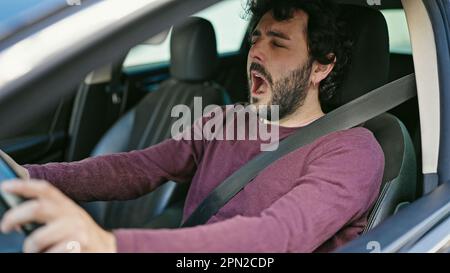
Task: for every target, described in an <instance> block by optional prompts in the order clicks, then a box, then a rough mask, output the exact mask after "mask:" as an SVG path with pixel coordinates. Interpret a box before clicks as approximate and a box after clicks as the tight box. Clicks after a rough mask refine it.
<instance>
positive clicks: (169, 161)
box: [24, 119, 203, 201]
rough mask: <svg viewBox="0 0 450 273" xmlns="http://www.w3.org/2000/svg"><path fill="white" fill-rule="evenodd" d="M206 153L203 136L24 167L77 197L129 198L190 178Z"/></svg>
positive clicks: (94, 198)
mask: <svg viewBox="0 0 450 273" xmlns="http://www.w3.org/2000/svg"><path fill="white" fill-rule="evenodd" d="M199 122H202V120H201V119H199V120H198V121H196V123H195V124H194V126H193V127H192V128H191V129H190V130H187V131H193V130H194V127H195V126H198V125H199ZM202 154H203V142H202V141H201V140H198V141H197V140H183V139H182V140H179V141H177V140H173V139H168V140H166V141H164V142H162V143H160V144H158V145H155V146H151V147H149V148H147V149H143V150H136V151H132V152H128V153H118V154H111V155H104V156H98V157H92V158H87V159H84V160H81V161H77V162H71V163H49V164H45V165H25V166H24V167H25V168H26V169H27V170H28V172H29V174H30V177H31V178H34V179H42V180H47V181H49V182H50V183H51V184H53V185H54V186H55V187H57V188H58V189H59V190H61V191H62V192H63V193H64V194H66V195H67V196H69V197H70V198H71V199H74V200H77V201H98V200H103V201H107V200H127V199H134V198H137V197H139V196H142V195H144V194H146V193H148V192H151V191H152V190H154V189H155V188H156V187H158V186H159V185H160V184H161V183H163V182H165V181H168V180H173V181H176V182H188V181H190V180H191V178H192V176H193V175H194V173H195V170H196V168H197V164H198V163H199V161H200V160H201V156H202Z"/></svg>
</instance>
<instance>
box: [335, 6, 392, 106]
mask: <svg viewBox="0 0 450 273" xmlns="http://www.w3.org/2000/svg"><path fill="white" fill-rule="evenodd" d="M341 16H342V18H343V19H344V20H345V21H346V22H347V24H348V28H349V31H350V34H352V36H353V54H352V60H351V64H350V67H349V69H348V71H347V73H346V75H345V76H344V80H343V83H342V85H341V87H340V88H339V89H338V90H336V94H335V95H334V97H333V98H332V99H331V100H330V102H328V103H327V105H328V106H330V107H331V108H334V107H338V106H341V105H343V104H345V103H347V102H349V101H351V100H353V99H355V98H358V97H360V96H362V95H364V94H366V93H368V92H370V91H372V90H373V89H375V88H377V87H380V86H382V85H384V84H386V83H387V81H388V76H389V34H388V28H387V24H386V20H385V19H384V16H383V14H381V12H379V11H378V10H375V9H372V8H367V7H361V6H353V5H341Z"/></svg>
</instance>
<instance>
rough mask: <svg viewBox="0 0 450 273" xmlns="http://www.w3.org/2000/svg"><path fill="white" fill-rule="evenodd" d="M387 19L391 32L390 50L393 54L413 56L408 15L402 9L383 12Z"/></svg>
mask: <svg viewBox="0 0 450 273" xmlns="http://www.w3.org/2000/svg"><path fill="white" fill-rule="evenodd" d="M381 12H382V13H383V15H384V18H385V19H386V23H387V25H388V31H389V48H390V52H391V53H399V54H411V53H412V49H411V41H410V38H409V31H408V24H407V22H406V15H405V12H404V10H402V9H391V10H382V11H381Z"/></svg>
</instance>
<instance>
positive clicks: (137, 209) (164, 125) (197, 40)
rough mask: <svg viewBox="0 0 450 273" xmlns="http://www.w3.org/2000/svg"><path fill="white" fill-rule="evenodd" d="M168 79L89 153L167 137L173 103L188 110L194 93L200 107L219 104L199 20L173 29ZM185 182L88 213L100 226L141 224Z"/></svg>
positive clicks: (221, 95) (180, 192)
mask: <svg viewBox="0 0 450 273" xmlns="http://www.w3.org/2000/svg"><path fill="white" fill-rule="evenodd" d="M170 62H171V64H170V65H171V67H170V74H171V77H170V78H169V79H168V80H166V81H164V82H163V83H161V84H160V86H159V87H158V88H157V90H155V91H152V92H151V93H149V94H148V95H146V96H145V97H144V98H143V99H142V100H141V101H140V102H139V103H138V104H137V106H136V107H135V108H133V109H131V110H130V111H129V112H128V113H126V114H125V115H124V116H123V117H122V118H121V119H120V120H119V121H118V122H117V123H116V124H115V125H114V126H113V127H112V128H111V129H110V130H109V131H108V132H107V133H106V134H105V136H104V137H103V138H102V139H101V141H100V142H99V143H98V145H97V146H96V148H95V149H94V151H93V153H92V156H97V155H102V154H110V153H117V152H124V151H131V150H136V149H143V148H146V147H148V146H151V145H154V144H157V143H159V142H161V141H163V140H165V139H167V138H169V137H170V136H171V135H170V133H171V126H172V124H173V122H175V121H176V118H172V117H171V110H172V108H173V107H174V106H175V105H179V104H183V105H187V106H189V107H190V108H191V110H193V106H194V97H201V98H202V104H203V106H206V105H209V104H216V105H223V104H225V103H229V102H228V101H226V98H227V94H226V92H225V91H224V89H223V88H222V87H221V86H219V85H218V84H217V83H215V82H213V81H212V78H213V76H214V75H215V71H216V68H217V63H218V54H217V48H216V37H215V33H214V29H213V26H212V25H211V23H210V22H208V21H207V20H205V19H202V18H196V17H192V18H189V19H188V20H187V21H186V22H185V23H184V24H182V25H180V26H176V27H174V29H173V31H172V37H171V60H170ZM187 189H188V185H179V184H177V183H175V182H171V181H169V182H166V183H165V184H164V185H162V186H161V187H159V188H158V189H156V190H155V191H154V192H152V193H149V194H147V195H145V196H143V197H141V198H138V199H136V200H131V201H113V202H100V203H98V202H97V203H96V204H94V205H91V206H90V208H88V211H89V212H90V213H91V214H92V215H93V216H94V218H96V220H97V221H98V222H99V223H100V224H102V225H103V226H104V227H106V228H131V227H144V226H146V225H147V224H148V223H149V222H150V221H151V220H152V219H153V218H154V217H156V216H158V215H159V214H161V213H162V212H163V211H164V210H165V209H166V208H167V207H169V206H171V205H173V204H180V203H181V204H183V201H184V198H185V196H186V192H187Z"/></svg>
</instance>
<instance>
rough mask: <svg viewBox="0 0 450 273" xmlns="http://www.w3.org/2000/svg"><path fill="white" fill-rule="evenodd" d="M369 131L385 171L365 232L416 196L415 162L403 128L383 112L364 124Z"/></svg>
mask: <svg viewBox="0 0 450 273" xmlns="http://www.w3.org/2000/svg"><path fill="white" fill-rule="evenodd" d="M364 127H365V128H367V129H369V130H370V131H372V133H373V134H374V136H375V138H376V139H377V141H378V143H379V144H380V146H381V148H382V149H383V152H384V157H385V169H384V175H383V181H382V184H381V189H380V194H379V197H378V199H377V201H376V203H375V205H374V207H373V209H372V211H371V212H370V213H369V219H368V224H367V226H366V228H365V231H367V230H370V229H372V228H373V227H375V226H376V225H378V224H379V223H380V222H381V221H383V220H384V219H386V218H387V217H389V216H390V215H392V214H394V213H395V212H396V211H397V209H398V208H400V206H402V205H404V204H408V203H411V202H412V201H414V199H415V195H416V185H417V183H416V181H417V173H416V170H417V163H416V155H415V152H414V145H413V143H412V140H411V137H410V135H409V133H408V130H407V129H406V127H405V125H404V124H403V123H402V122H401V121H400V120H399V119H398V118H397V117H395V116H393V115H391V114H388V113H385V114H382V115H380V116H378V117H375V118H373V119H371V120H369V121H367V122H366V123H365V124H364Z"/></svg>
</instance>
